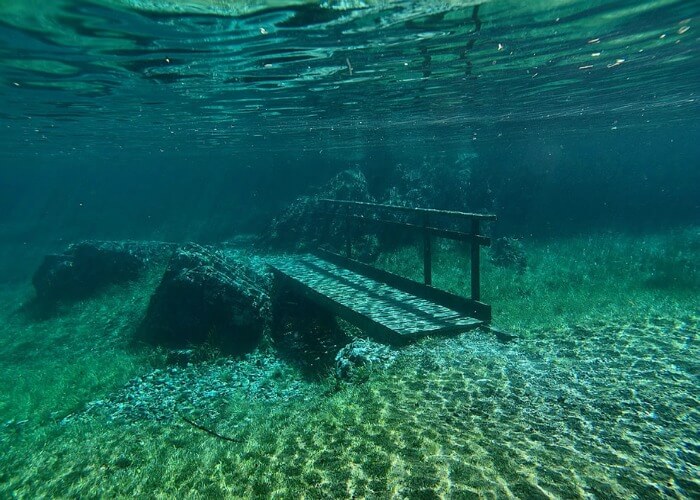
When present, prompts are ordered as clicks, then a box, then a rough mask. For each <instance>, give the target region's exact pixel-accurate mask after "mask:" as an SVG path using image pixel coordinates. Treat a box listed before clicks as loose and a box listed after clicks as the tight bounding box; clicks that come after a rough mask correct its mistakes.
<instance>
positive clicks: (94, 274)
mask: <svg viewBox="0 0 700 500" xmlns="http://www.w3.org/2000/svg"><path fill="white" fill-rule="evenodd" d="M173 249H174V245H173V244H170V243H161V242H138V241H82V242H79V243H74V244H72V245H70V246H68V248H67V249H66V250H65V251H64V252H63V253H60V254H55V255H47V256H46V257H44V260H43V262H42V263H41V265H40V266H39V268H38V269H37V270H36V272H35V273H34V276H33V278H32V283H33V285H34V289H35V290H36V300H37V301H38V302H41V303H45V304H46V303H54V302H58V301H70V300H76V299H82V298H86V297H89V296H90V295H92V294H94V293H95V292H97V291H99V290H100V289H103V288H105V287H106V286H108V285H113V284H118V283H124V282H128V281H131V280H134V279H136V278H137V277H138V276H139V274H140V273H141V272H142V271H143V270H144V269H145V268H146V267H147V265H148V263H150V262H151V261H153V260H154V259H157V258H166V257H167V255H168V254H169V253H170V252H172V251H173Z"/></svg>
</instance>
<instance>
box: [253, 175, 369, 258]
mask: <svg viewBox="0 0 700 500" xmlns="http://www.w3.org/2000/svg"><path fill="white" fill-rule="evenodd" d="M324 198H328V199H335V200H354V201H370V202H371V201H373V199H372V197H371V196H370V194H369V191H368V189H367V179H366V178H365V175H364V174H363V173H362V172H361V171H360V170H344V171H342V172H340V173H339V174H338V175H336V176H335V177H333V179H331V180H330V181H329V182H328V184H326V185H325V186H322V187H321V188H320V189H318V190H317V191H316V192H315V193H313V194H310V195H307V196H301V197H299V198H297V199H296V200H295V201H294V202H293V203H292V204H291V205H289V206H288V207H287V209H286V210H285V211H284V212H283V213H281V214H280V215H279V216H278V217H276V218H275V219H274V220H273V221H272V223H271V224H270V227H269V228H268V230H267V231H266V233H265V234H264V235H263V236H262V238H261V243H262V244H263V245H265V246H268V247H271V248H275V249H284V250H306V249H309V248H312V247H315V246H318V245H319V244H322V243H326V244H329V245H331V246H333V247H334V248H336V249H337V248H342V245H343V244H344V241H345V235H346V229H345V221H344V220H343V218H341V217H334V218H327V217H326V218H323V217H320V214H321V213H323V212H324V211H325V212H327V211H328V210H327V209H324V207H322V206H321V202H320V201H319V200H321V199H324ZM353 248H354V249H355V250H356V251H357V256H360V257H362V258H365V259H367V260H372V259H374V258H376V256H377V255H378V249H379V246H378V242H377V238H376V236H373V235H371V234H363V235H358V237H357V238H356V239H355V240H354V241H353Z"/></svg>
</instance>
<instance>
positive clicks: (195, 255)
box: [139, 244, 270, 353]
mask: <svg viewBox="0 0 700 500" xmlns="http://www.w3.org/2000/svg"><path fill="white" fill-rule="evenodd" d="M267 287H268V280H267V279H266V278H265V277H263V276H260V275H259V274H257V273H255V272H254V271H253V270H252V269H251V268H250V267H248V266H246V265H244V264H242V263H237V262H234V261H231V260H228V261H227V260H226V258H225V257H224V255H223V254H222V253H220V252H216V251H214V250H211V249H207V248H204V247H202V246H200V245H196V244H188V245H186V246H184V247H182V248H179V249H178V250H177V251H176V252H175V253H174V255H173V257H172V259H171V260H170V263H169V264H168V268H167V269H166V271H165V274H164V275H163V279H162V280H161V282H160V284H159V285H158V288H157V289H156V291H155V293H154V294H153V296H152V297H151V301H150V303H149V306H148V310H147V312H146V317H145V319H144V321H143V323H142V326H141V329H140V332H139V338H141V339H143V340H145V341H147V342H151V343H156V344H162V345H165V346H169V347H177V348H183V347H188V346H192V345H201V344H204V343H208V344H210V345H212V346H214V347H217V348H221V349H222V350H223V351H225V352H230V353H242V352H247V351H250V350H251V349H252V348H254V347H255V345H256V344H257V343H258V341H259V340H260V338H261V337H262V335H263V332H264V330H265V327H266V324H267V322H268V320H269V317H270V299H269V290H268V288H267Z"/></svg>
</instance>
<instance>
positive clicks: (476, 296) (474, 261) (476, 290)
mask: <svg viewBox="0 0 700 500" xmlns="http://www.w3.org/2000/svg"><path fill="white" fill-rule="evenodd" d="M478 234H479V219H477V218H473V219H472V236H477V235H478ZM480 250H481V245H479V243H478V242H477V241H476V239H475V238H472V241H471V265H472V266H471V267H472V270H471V281H472V300H481V275H480V274H479V270H480V267H481V262H480Z"/></svg>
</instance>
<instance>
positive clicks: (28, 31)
mask: <svg viewBox="0 0 700 500" xmlns="http://www.w3.org/2000/svg"><path fill="white" fill-rule="evenodd" d="M699 10H700V8H699V5H698V3H697V2H692V1H684V0H656V1H646V2H639V1H636V0H635V1H629V0H619V1H600V0H597V1H571V0H568V1H567V0H553V1H531V2H520V1H509V0H500V1H499V0H493V1H487V2H482V3H477V2H473V1H471V0H465V1H461V0H443V1H427V0H423V1H417V2H409V1H398V0H396V1H391V0H384V1H381V0H376V1H370V0H348V1H342V0H339V1H330V0H329V1H325V2H319V1H308V0H296V1H287V2H283V1H269V2H263V1H248V2H224V1H214V0H208V1H205V0H199V1H194V0H190V1H184V0H183V1H178V0H163V1H156V0H152V1H145V0H143V1H142V0H92V1H76V0H53V1H51V2H39V1H21V2H19V1H10V0H4V1H2V2H0V19H2V21H0V81H1V82H2V86H1V87H0V101H1V102H2V103H3V107H2V109H1V110H0V119H2V124H3V128H4V129H5V130H4V131H3V134H2V136H0V137H1V140H2V143H1V144H2V147H4V148H5V149H7V148H8V146H9V145H11V144H13V145H16V144H18V143H19V144H22V145H23V147H27V148H34V149H42V148H47V150H48V151H50V153H51V154H66V153H71V152H72V151H76V150H83V149H86V148H87V149H89V148H94V147H97V145H99V144H100V143H101V142H104V141H105V140H109V141H111V142H114V143H117V144H122V145H123V147H129V148H131V149H133V150H138V149H143V150H147V151H153V150H154V149H156V148H158V149H168V150H174V151H179V150H181V149H185V146H184V145H183V144H182V141H183V139H184V138H187V147H186V149H188V150H192V149H193V148H203V149H206V148H211V147H226V148H236V147H239V146H240V145H241V144H245V143H246V141H250V140H252V139H254V138H255V137H258V138H263V139H270V138H275V137H286V138H290V137H295V138H297V139H298V140H300V141H301V142H302V143H304V144H306V146H307V147H311V148H313V147H324V146H325V147H328V148H331V147H334V148H341V147H345V148H350V147H353V145H356V144H357V143H358V142H359V141H362V142H364V143H367V141H391V140H392V137H395V136H400V135H404V134H413V135H415V136H416V140H424V139H425V138H426V137H429V136H430V130H431V126H437V127H443V129H444V128H445V127H446V128H447V130H449V131H450V132H449V133H448V134H445V135H444V136H443V140H444V141H446V142H459V141H463V140H464V139H465V137H468V136H474V137H475V138H481V137H484V136H488V135H489V134H495V133H496V132H494V128H493V126H494V125H495V124H499V126H500V127H509V126H512V127H514V128H515V129H516V130H527V129H528V128H532V127H533V126H535V125H536V124H538V123H541V122H542V121H552V120H557V121H560V122H561V125H560V126H561V128H562V130H575V129H576V128H577V127H580V126H581V124H580V120H581V119H582V117H584V118H585V119H586V120H587V122H586V127H590V128H594V129H602V130H605V129H613V130H615V129H620V128H625V127H656V128H662V127H667V126H668V125H669V124H671V123H676V122H681V123H682V122H683V121H684V120H688V119H689V117H692V116H696V115H697V113H698V100H697V99H698V97H697V88H698V81H700V64H698V60H697V48H698V30H697V26H696V25H697V15H698V13H699V12H698V11H699ZM254 136H255V137H254ZM18 141H19V142H18ZM319 144H320V146H319ZM272 147H274V146H272Z"/></svg>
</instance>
